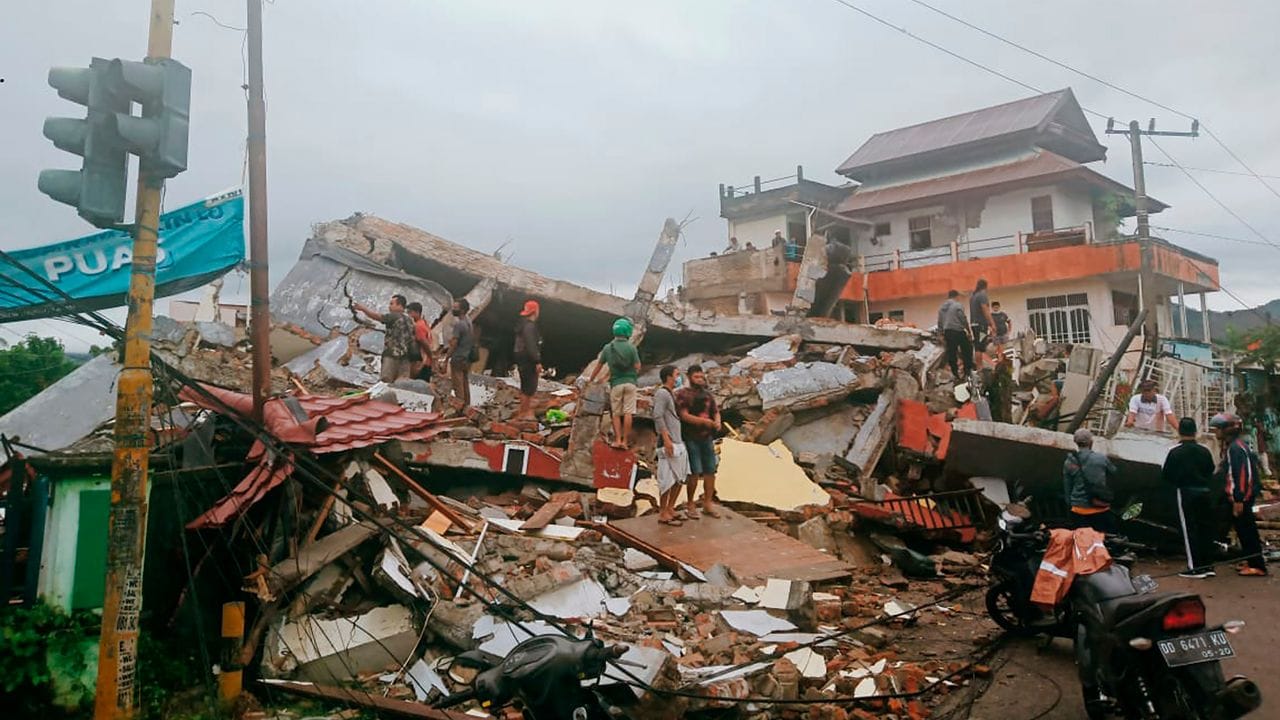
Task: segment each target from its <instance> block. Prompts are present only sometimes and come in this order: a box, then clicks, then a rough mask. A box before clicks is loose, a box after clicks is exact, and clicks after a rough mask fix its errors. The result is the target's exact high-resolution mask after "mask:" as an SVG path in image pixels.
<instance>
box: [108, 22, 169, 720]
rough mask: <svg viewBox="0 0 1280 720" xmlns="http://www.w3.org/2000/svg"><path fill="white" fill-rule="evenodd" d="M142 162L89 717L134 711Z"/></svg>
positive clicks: (155, 204) (147, 284) (144, 302)
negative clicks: (103, 588) (94, 688)
mask: <svg viewBox="0 0 1280 720" xmlns="http://www.w3.org/2000/svg"><path fill="white" fill-rule="evenodd" d="M173 4H174V0H151V20H150V32H149V35H148V41H147V57H148V58H168V57H169V56H170V53H171V52H172V49H173ZM147 165H148V163H147V162H146V161H143V162H140V163H139V167H140V169H139V171H138V200H137V210H136V213H135V218H134V231H133V265H132V272H131V275H130V278H129V299H128V303H129V315H128V318H127V319H126V320H125V326H124V328H125V340H124V369H123V370H121V372H120V379H119V381H118V384H117V393H116V422H115V457H114V460H113V461H112V464H111V515H110V521H109V523H108V529H107V578H106V592H105V595H104V597H103V604H102V636H101V640H100V641H99V646H98V685H97V693H96V696H95V698H94V708H93V716H94V720H126V719H128V718H133V717H134V716H135V714H136V712H137V698H138V673H137V670H138V619H139V616H140V615H141V611H142V560H143V541H144V539H145V538H146V532H147V461H148V459H149V458H148V454H149V452H150V449H149V448H148V447H147V437H148V435H149V434H150V430H151V394H152V386H151V323H152V318H151V304H152V300H153V299H154V297H155V282H156V247H157V240H158V234H159V226H160V193H161V190H162V189H163V187H164V178H163V177H160V176H158V175H156V174H155V173H154V172H151V171H149V170H148V167H147Z"/></svg>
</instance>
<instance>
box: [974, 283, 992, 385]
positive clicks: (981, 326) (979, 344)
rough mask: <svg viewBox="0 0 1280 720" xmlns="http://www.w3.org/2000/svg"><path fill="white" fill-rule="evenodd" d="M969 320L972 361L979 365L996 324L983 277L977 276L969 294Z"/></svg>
mask: <svg viewBox="0 0 1280 720" xmlns="http://www.w3.org/2000/svg"><path fill="white" fill-rule="evenodd" d="M969 322H971V323H972V325H971V329H972V330H973V332H972V334H971V337H972V338H973V349H974V351H975V352H974V356H973V361H974V363H976V364H977V365H978V366H979V367H981V366H983V365H985V363H984V362H983V359H982V358H983V354H984V353H986V352H987V345H988V344H989V343H990V342H991V332H992V330H993V329H994V328H995V326H996V321H995V318H993V317H991V301H990V300H988V299H987V281H986V279H985V278H978V283H977V285H975V286H974V288H973V293H972V294H971V295H969Z"/></svg>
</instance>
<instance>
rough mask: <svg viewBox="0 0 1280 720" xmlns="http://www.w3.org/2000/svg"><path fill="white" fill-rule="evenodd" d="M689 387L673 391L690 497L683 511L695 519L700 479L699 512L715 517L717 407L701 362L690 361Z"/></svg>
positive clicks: (718, 425)
mask: <svg viewBox="0 0 1280 720" xmlns="http://www.w3.org/2000/svg"><path fill="white" fill-rule="evenodd" d="M688 377H689V387H687V388H682V389H681V390H679V391H678V392H677V393H676V412H677V414H679V416H680V434H681V436H683V438H684V444H685V449H686V450H687V451H688V453H689V486H688V490H687V496H688V499H689V502H688V505H687V508H688V509H687V510H686V511H685V512H686V514H687V515H688V517H689V519H690V520H697V519H698V517H699V516H698V506H697V504H695V503H694V502H693V497H694V495H695V494H696V493H697V491H698V481H699V480H701V481H702V513H703V514H704V515H706V516H707V517H713V518H718V517H720V513H718V512H716V510H715V508H714V507H713V506H712V504H711V502H712V501H713V500H715V497H716V464H717V463H716V446H715V441H716V435H717V433H719V431H720V408H719V407H717V406H716V399H715V397H714V396H712V394H711V391H710V390H708V389H707V376H706V374H705V373H704V372H703V371H702V366H700V365H692V366H690V367H689V372H688Z"/></svg>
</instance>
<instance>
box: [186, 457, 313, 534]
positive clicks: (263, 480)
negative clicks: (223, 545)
mask: <svg viewBox="0 0 1280 720" xmlns="http://www.w3.org/2000/svg"><path fill="white" fill-rule="evenodd" d="M292 473H293V463H291V462H289V461H288V460H284V459H279V460H278V461H276V462H273V461H271V460H270V459H268V458H263V459H262V461H261V462H259V463H258V464H257V465H256V466H255V467H254V468H253V469H252V470H250V471H249V474H248V475H245V476H244V479H243V480H241V481H240V482H239V484H237V485H236V486H235V487H234V488H232V489H231V492H229V493H227V495H226V497H224V498H222V499H221V500H219V501H218V502H216V503H214V505H213V507H211V508H209V509H208V510H206V511H205V512H204V513H203V514H202V515H201V516H200V517H198V518H196V519H195V520H192V521H191V522H189V523H187V529H188V530H201V529H204V528H216V527H222V526H223V525H225V524H226V523H227V521H229V520H231V519H232V518H234V517H236V516H237V515H239V514H240V513H242V512H244V511H245V510H247V509H249V506H251V505H253V504H254V503H256V502H258V501H259V500H261V499H262V498H263V496H265V495H266V494H267V493H268V492H271V490H273V489H274V488H275V487H276V486H277V485H279V484H280V483H282V482H284V479H285V478H287V477H289V475H290V474H292Z"/></svg>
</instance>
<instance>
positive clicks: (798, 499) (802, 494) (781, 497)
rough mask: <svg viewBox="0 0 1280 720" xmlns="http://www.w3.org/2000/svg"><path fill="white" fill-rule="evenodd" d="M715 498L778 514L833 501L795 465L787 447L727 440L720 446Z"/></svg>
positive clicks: (784, 444)
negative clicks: (765, 509)
mask: <svg viewBox="0 0 1280 720" xmlns="http://www.w3.org/2000/svg"><path fill="white" fill-rule="evenodd" d="M716 495H717V496H718V497H719V498H720V499H721V500H724V501H728V502H745V503H751V504H753V505H761V506H763V507H770V508H774V509H776V510H795V509H797V508H801V507H804V506H806V505H826V504H827V503H828V502H830V500H831V496H830V495H828V494H827V491H826V490H823V489H822V488H821V487H820V486H819V485H817V484H816V483H814V482H813V481H812V480H810V479H809V476H808V475H807V474H805V471H804V469H803V468H801V467H800V466H799V465H797V464H796V462H795V458H794V457H793V456H792V454H791V451H790V450H789V449H787V446H786V443H784V442H782V441H781V440H776V441H774V443H773V444H772V445H757V444H755V443H748V442H742V441H740V440H732V439H725V440H724V441H722V442H721V444H720V467H719V471H718V474H717V479H716Z"/></svg>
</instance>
